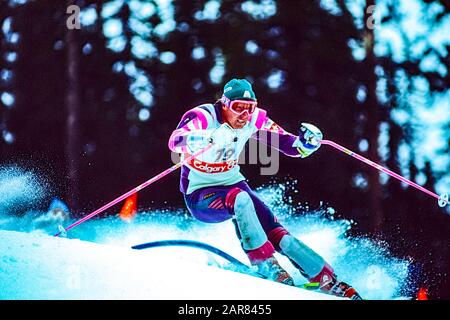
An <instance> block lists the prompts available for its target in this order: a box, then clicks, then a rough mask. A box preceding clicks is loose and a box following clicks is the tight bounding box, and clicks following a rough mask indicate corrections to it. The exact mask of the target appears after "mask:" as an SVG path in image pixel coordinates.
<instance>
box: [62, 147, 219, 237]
mask: <svg viewBox="0 0 450 320" xmlns="http://www.w3.org/2000/svg"><path fill="white" fill-rule="evenodd" d="M212 145H213V144H212V143H210V144H209V145H207V146H206V147H205V148H203V149H202V150H199V151H197V152H195V153H194V154H193V155H191V156H189V157H187V158H186V159H184V160H183V161H180V162H178V163H177V164H175V165H173V166H172V167H170V168H168V169H166V170H164V171H163V172H161V173H160V174H158V175H156V176H154V177H153V178H151V179H149V180H147V181H146V182H144V183H142V184H140V185H139V186H137V187H136V188H134V189H132V190H130V191H128V192H127V193H125V194H123V195H121V196H120V197H118V198H116V199H114V200H113V201H111V202H110V203H108V204H105V205H104V206H103V207H101V208H99V209H97V210H95V211H94V212H92V213H90V214H88V215H87V216H85V217H83V218H82V219H80V220H78V221H76V222H74V223H72V224H71V225H70V226H68V227H67V228H64V227H62V226H60V232H58V233H57V234H55V235H54V236H55V237H58V236H59V235H60V234H61V233H65V232H66V231H68V230H70V229H72V228H74V227H76V226H78V225H79V224H81V223H83V222H85V221H87V220H89V219H90V218H92V217H93V216H95V215H97V214H99V213H101V212H103V211H105V210H106V209H108V208H110V207H112V206H113V205H115V204H117V203H119V202H121V201H122V200H124V199H126V198H128V197H129V196H131V195H132V194H134V193H136V192H138V191H140V190H142V189H144V188H145V187H148V186H149V185H151V184H152V183H153V182H155V181H157V180H159V179H161V178H163V177H165V176H166V175H168V174H169V173H172V172H173V171H175V170H176V169H178V168H179V167H181V166H182V165H183V164H185V163H186V162H189V161H191V160H192V159H193V158H195V157H198V156H199V155H201V154H203V153H204V152H206V151H207V150H209V149H210V148H211V147H212Z"/></svg>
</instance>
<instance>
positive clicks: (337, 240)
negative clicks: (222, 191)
mask: <svg viewBox="0 0 450 320" xmlns="http://www.w3.org/2000/svg"><path fill="white" fill-rule="evenodd" d="M45 181H46V179H45V177H44V178H42V177H38V176H36V175H35V174H33V173H30V172H26V171H23V170H21V169H19V168H12V169H11V168H7V169H4V168H0V186H4V187H3V188H1V187H0V299H5V300H10V299H176V300H184V299H201V300H205V299H208V300H211V299H245V300H247V299H250V300H251V299H268V300H275V299H300V300H307V299H333V298H334V297H332V296H329V295H325V294H321V293H316V292H310V291H306V290H303V289H299V288H294V287H288V286H285V285H282V284H278V283H274V282H271V281H268V280H264V279H259V278H256V277H252V276H249V275H245V274H241V273H238V272H237V271H236V270H235V268H233V267H232V265H231V264H230V263H229V262H227V261H226V260H225V259H223V258H221V257H219V256H217V255H214V254H212V253H209V252H206V251H204V250H200V249H196V248H186V247H162V248H151V249H145V250H133V249H131V247H132V246H134V245H138V244H142V243H147V242H152V241H161V240H173V239H176V240H180V239H181V240H194V241H200V242H203V243H205V244H208V245H211V246H214V247H216V248H218V249H220V250H222V251H224V252H226V253H228V254H230V255H231V256H233V257H234V258H236V259H238V260H240V261H241V262H243V263H245V264H247V265H249V261H248V258H247V256H246V255H245V253H244V251H243V250H242V248H241V246H240V243H239V240H238V238H237V237H236V235H235V230H234V226H233V223H232V222H231V221H229V220H228V221H226V222H223V223H217V224H205V223H202V222H199V221H197V220H195V219H193V218H192V217H191V216H190V215H189V214H188V213H187V212H186V210H183V209H180V210H176V211H173V210H152V211H148V212H138V213H137V215H136V217H135V218H134V219H133V220H131V221H128V222H126V221H123V220H121V219H120V218H119V217H118V216H117V215H110V216H108V217H107V218H97V217H95V218H93V219H91V220H88V221H87V222H84V223H82V224H80V225H79V226H77V227H75V228H73V229H71V230H69V232H68V238H55V237H53V236H52V235H54V234H55V233H57V232H58V224H62V225H63V226H65V227H67V226H69V225H71V224H72V223H73V222H75V219H73V218H70V217H69V218H68V217H67V216H65V215H62V214H59V213H56V214H55V212H52V211H42V210H40V209H39V208H42V206H43V205H45V207H47V208H49V209H50V207H51V206H50V207H49V206H48V204H46V203H43V202H44V200H43V199H45V198H51V197H49V196H53V195H51V194H46V193H50V191H46V189H47V188H45V185H46V183H45ZM292 187H294V188H297V186H296V183H295V182H294V183H292V185H291V184H290V183H285V184H274V185H270V186H266V187H264V188H261V189H258V190H257V193H258V195H259V197H260V198H261V199H262V200H263V201H264V202H265V203H266V204H267V205H268V206H269V208H271V210H273V212H274V214H275V215H276V216H277V217H278V219H279V221H280V222H281V223H282V224H283V225H284V226H285V227H286V228H287V230H289V232H290V233H291V234H292V235H293V236H295V237H298V238H299V239H300V240H302V241H303V242H304V243H305V244H306V245H308V246H309V247H311V248H312V249H313V250H315V251H316V252H317V253H318V254H320V255H321V256H322V257H323V258H324V259H325V260H326V261H327V262H328V263H329V264H330V265H331V266H332V267H333V268H334V270H335V272H336V274H337V275H338V278H339V279H340V280H341V281H345V282H347V283H349V284H351V285H352V286H354V287H355V288H356V289H357V291H358V292H359V293H360V294H361V296H362V297H363V298H365V299H376V300H383V299H389V300H390V299H398V298H399V297H406V298H408V295H410V294H411V291H410V288H411V287H413V286H412V285H414V281H415V280H416V279H414V276H415V275H414V274H411V270H414V269H413V268H412V269H411V270H410V267H411V266H414V265H413V262H412V261H408V260H404V259H399V258H396V257H394V256H393V255H392V254H391V253H390V252H389V247H388V245H387V244H386V243H383V242H379V241H378V242H377V241H374V240H372V239H370V238H365V237H360V238H350V237H348V236H346V233H347V231H348V230H350V229H351V226H352V222H351V221H347V220H336V219H334V212H335V210H333V209H332V208H325V209H324V210H323V211H321V212H314V211H308V212H303V213H302V214H298V210H299V209H298V208H297V207H296V206H293V205H292V204H291V203H286V202H285V201H284V200H283V199H284V194H285V192H286V189H288V188H292ZM47 190H48V189H47ZM91 209H95V208H91ZM89 212H90V210H88V211H87V212H85V214H88V213H89ZM275 256H276V258H277V259H278V261H279V262H280V264H281V265H282V266H283V267H284V268H285V269H286V270H287V271H288V272H289V273H290V274H291V276H292V277H293V278H294V281H295V283H296V285H298V286H300V285H301V284H304V283H306V282H307V280H306V279H305V278H304V277H302V275H301V274H300V273H299V271H298V270H297V269H296V268H295V267H294V266H293V265H292V263H290V261H289V260H288V259H287V258H286V257H284V256H281V255H280V254H278V253H276V254H275ZM233 270H234V271H233Z"/></svg>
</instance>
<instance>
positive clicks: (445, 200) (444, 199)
mask: <svg viewBox="0 0 450 320" xmlns="http://www.w3.org/2000/svg"><path fill="white" fill-rule="evenodd" d="M321 143H322V144H326V145H329V146H332V147H333V148H336V149H337V150H339V151H342V152H344V153H346V154H348V155H349V156H352V157H353V158H356V159H358V160H359V161H362V162H364V163H366V164H368V165H370V166H372V167H374V168H376V169H378V170H379V171H381V172H384V173H386V174H388V175H390V176H392V177H394V178H396V179H398V180H400V181H402V182H404V183H407V184H409V185H410V186H412V187H414V188H417V189H419V190H420V191H422V192H425V193H426V194H428V195H430V196H432V197H434V198H436V199H437V200H438V204H439V206H440V207H442V208H443V207H445V206H446V205H447V204H448V194H447V193H443V194H441V195H440V196H439V195H437V194H436V193H434V192H431V191H430V190H427V189H425V188H424V187H422V186H419V185H418V184H417V183H414V182H412V181H410V180H408V179H406V178H405V177H402V176H401V175H399V174H397V173H395V172H393V171H391V170H389V169H387V168H385V167H383V166H381V165H379V164H377V163H375V162H373V161H371V160H369V159H367V158H364V157H363V156H361V155H359V154H357V153H355V152H353V151H351V150H349V149H347V148H345V147H343V146H341V145H339V144H337V143H336V142H333V141H330V140H321Z"/></svg>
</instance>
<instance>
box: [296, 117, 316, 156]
mask: <svg viewBox="0 0 450 320" xmlns="http://www.w3.org/2000/svg"><path fill="white" fill-rule="evenodd" d="M322 138H323V135H322V132H321V131H320V129H319V128H317V127H316V126H314V125H312V124H310V123H302V125H301V126H300V129H299V132H298V138H297V139H296V140H295V142H294V144H293V145H292V146H293V147H296V148H298V150H299V152H300V154H301V155H302V158H306V157H308V156H310V155H311V154H312V153H313V152H315V151H317V150H318V149H319V148H320V142H321V141H322Z"/></svg>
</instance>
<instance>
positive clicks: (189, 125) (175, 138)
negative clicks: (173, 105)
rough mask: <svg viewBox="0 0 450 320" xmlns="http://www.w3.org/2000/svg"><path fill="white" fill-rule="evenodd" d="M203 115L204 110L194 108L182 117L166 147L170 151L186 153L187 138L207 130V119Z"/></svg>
mask: <svg viewBox="0 0 450 320" xmlns="http://www.w3.org/2000/svg"><path fill="white" fill-rule="evenodd" d="M205 113H206V112H205V110H204V109H202V108H200V107H196V108H193V109H191V110H189V111H188V112H186V113H185V114H184V115H183V117H182V118H181V121H180V123H179V124H178V126H177V128H176V129H175V130H174V131H173V132H172V134H171V135H170V138H169V143H168V146H169V149H170V150H171V151H173V152H177V153H188V149H187V145H186V142H187V138H188V136H189V135H190V134H192V133H195V132H196V131H197V132H198V131H201V130H205V129H207V128H208V117H207V115H206V114H205ZM199 138H200V136H199Z"/></svg>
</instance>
